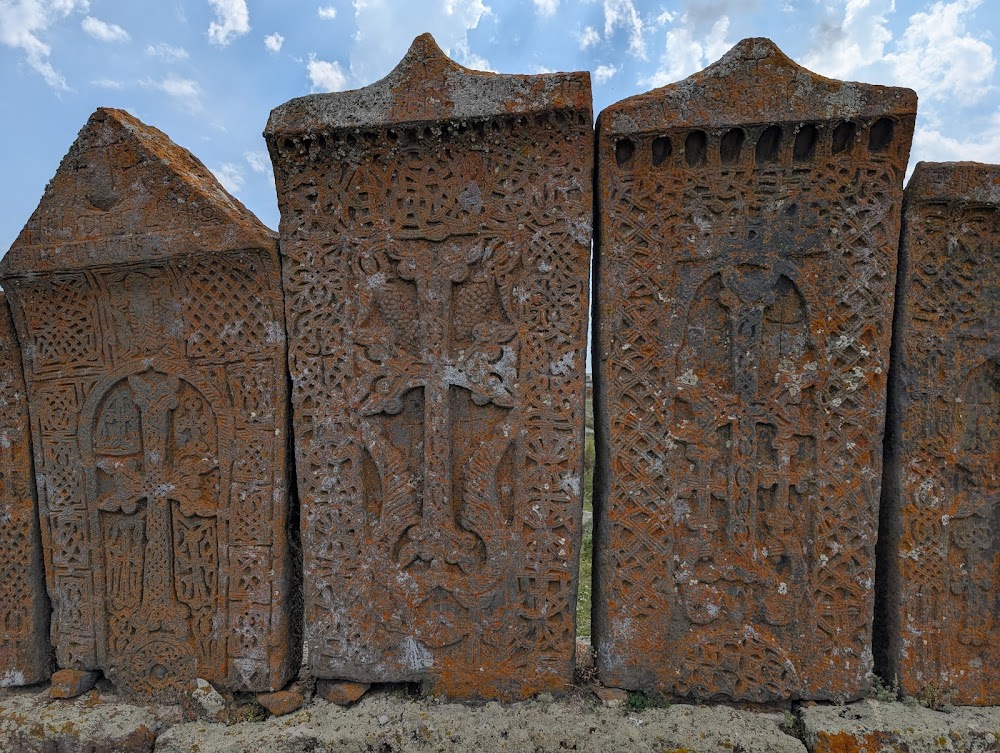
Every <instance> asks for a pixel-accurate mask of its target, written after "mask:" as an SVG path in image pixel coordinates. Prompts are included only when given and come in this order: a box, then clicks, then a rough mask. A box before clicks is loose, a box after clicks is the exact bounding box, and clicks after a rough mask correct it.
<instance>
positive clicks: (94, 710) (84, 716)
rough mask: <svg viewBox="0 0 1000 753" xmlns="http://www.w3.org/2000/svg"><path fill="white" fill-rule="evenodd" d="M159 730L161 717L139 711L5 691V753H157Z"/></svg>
mask: <svg viewBox="0 0 1000 753" xmlns="http://www.w3.org/2000/svg"><path fill="white" fill-rule="evenodd" d="M156 729H157V719H156V717H155V716H154V715H153V714H152V713H150V712H149V711H148V710H146V709H142V708H139V707H137V706H129V705H127V704H124V703H114V702H112V703H104V702H102V701H100V700H95V699H94V698H91V697H89V696H88V697H87V698H80V699H77V700H76V701H49V702H45V699H44V696H39V695H38V694H37V693H35V694H32V693H25V692H23V691H22V692H20V693H12V692H10V691H5V692H0V750H2V751H4V753H77V752H78V751H86V753H152V751H153V744H154V742H155V740H156Z"/></svg>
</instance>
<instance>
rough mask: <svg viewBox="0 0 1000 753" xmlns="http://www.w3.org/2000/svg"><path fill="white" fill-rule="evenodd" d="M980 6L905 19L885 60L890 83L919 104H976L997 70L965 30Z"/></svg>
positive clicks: (961, 2)
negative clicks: (897, 84) (917, 98)
mask: <svg viewBox="0 0 1000 753" xmlns="http://www.w3.org/2000/svg"><path fill="white" fill-rule="evenodd" d="M981 4H982V0H956V2H936V3H934V4H933V5H932V6H931V7H930V8H929V9H928V10H927V12H925V13H914V14H913V15H912V16H910V23H909V26H907V28H906V31H905V32H904V33H903V37H902V39H900V40H899V42H898V43H897V44H896V47H895V51H894V52H893V53H891V54H888V55H886V56H885V60H886V62H887V63H889V65H890V66H891V68H892V71H893V75H894V76H895V78H896V80H897V81H899V82H900V83H903V84H905V85H906V86H910V87H913V88H914V89H916V90H917V94H919V95H920V97H921V98H922V99H937V100H948V101H956V100H957V101H958V102H959V103H962V104H972V103H974V102H976V101H978V100H979V99H981V98H982V97H983V96H984V95H985V94H986V93H987V92H988V91H989V89H990V79H991V78H992V77H993V72H994V71H995V70H996V65H997V63H996V58H995V57H994V55H993V48H992V47H990V45H989V44H987V43H986V42H985V41H983V40H982V39H979V38H977V37H975V36H973V35H972V34H969V33H967V31H966V23H967V21H968V20H971V19H968V18H967V16H968V15H969V14H971V13H972V12H973V11H975V9H976V8H978V7H979V6H980V5H981ZM994 159H996V155H994Z"/></svg>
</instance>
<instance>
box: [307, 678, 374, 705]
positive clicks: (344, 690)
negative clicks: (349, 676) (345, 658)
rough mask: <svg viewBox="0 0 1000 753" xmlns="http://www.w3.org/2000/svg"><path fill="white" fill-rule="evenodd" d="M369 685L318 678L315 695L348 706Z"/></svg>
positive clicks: (357, 698) (361, 694) (358, 697)
mask: <svg viewBox="0 0 1000 753" xmlns="http://www.w3.org/2000/svg"><path fill="white" fill-rule="evenodd" d="M370 687H371V685H369V684H368V683H366V682H334V681H330V680H319V681H318V682H317V683H316V695H318V696H319V697H320V698H322V699H323V700H324V701H328V702H330V703H335V704H337V705H338V706H350V705H351V704H352V703H355V702H356V701H358V700H359V699H360V698H361V696H363V695H364V694H365V693H367V692H368V688H370Z"/></svg>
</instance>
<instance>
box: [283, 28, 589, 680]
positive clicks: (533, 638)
mask: <svg viewBox="0 0 1000 753" xmlns="http://www.w3.org/2000/svg"><path fill="white" fill-rule="evenodd" d="M591 112H592V110H591V98H590V82H589V77H588V76H587V74H584V73H574V74H552V75H544V76H497V75H492V74H487V73H480V72H476V71H471V70H468V69H465V68H462V67H461V66H459V65H457V64H455V63H454V62H452V61H451V60H449V59H448V58H447V57H446V56H445V55H444V54H443V53H442V52H441V50H440V49H438V47H437V45H436V44H435V43H434V40H433V39H432V38H431V37H430V36H429V35H424V36H421V37H418V38H417V39H416V41H415V42H414V43H413V46H412V47H411V48H410V50H409V52H408V53H407V54H406V56H405V57H404V58H403V60H402V62H401V63H400V64H399V65H398V66H397V67H396V69H395V70H394V71H393V72H392V73H390V74H389V75H388V76H387V77H386V78H385V79H382V80H381V81H379V82H377V83H375V84H372V85H371V86H369V87H367V88H365V89H361V90H359V91H355V92H344V93H340V94H329V95H315V96H310V97H304V98H302V99H296V100H293V101H291V102H288V103H287V104H285V105H282V106H281V107H279V108H277V109H276V110H274V111H273V112H272V113H271V119H270V121H269V123H268V126H267V130H266V132H265V137H266V138H267V141H268V147H269V149H270V152H271V157H272V160H273V162H274V166H275V178H276V182H277V187H278V201H279V205H280V208H281V252H282V256H283V258H284V263H283V269H284V290H285V295H286V303H287V314H286V316H287V326H288V332H289V349H290V364H291V373H292V402H293V408H294V421H295V424H294V430H295V439H296V460H297V473H298V489H299V493H300V495H301V497H302V530H303V549H304V569H305V577H304V582H305V603H306V625H307V627H306V630H307V645H308V650H309V664H310V671H311V672H312V674H314V675H316V676H317V677H321V678H329V679H347V680H354V681H358V682H385V681H409V682H422V683H424V684H425V686H427V687H428V688H429V689H431V690H432V691H433V692H436V693H440V694H445V695H448V696H451V697H455V698H518V697H521V696H525V695H529V694H532V693H537V692H540V691H544V690H557V689H563V688H564V687H565V685H566V683H568V682H570V681H571V679H572V673H573V651H574V640H573V632H574V622H575V615H574V604H575V599H576V590H577V561H578V556H579V536H580V517H581V477H582V462H583V455H582V441H583V425H584V424H583V421H584V399H583V381H584V368H585V350H586V326H587V312H586V306H587V288H588V272H589V270H588V256H589V246H590V239H591V225H590V206H591V174H592V168H591V165H592V136H593V127H592V125H591V123H592V115H591Z"/></svg>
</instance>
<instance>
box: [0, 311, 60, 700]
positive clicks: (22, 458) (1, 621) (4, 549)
mask: <svg viewBox="0 0 1000 753" xmlns="http://www.w3.org/2000/svg"><path fill="white" fill-rule="evenodd" d="M0 480H2V483H0V687H9V686H14V685H33V684H34V683H36V682H42V681H43V680H46V679H48V677H49V672H50V671H51V667H50V663H51V662H50V658H49V657H50V654H51V652H52V648H51V646H50V645H49V600H48V596H47V595H46V593H45V567H44V565H43V564H42V542H41V538H40V536H39V530H38V500H37V496H36V494H35V477H34V476H33V475H32V472H31V427H30V424H29V421H28V393H27V391H26V390H25V388H24V373H23V372H22V370H21V351H20V349H19V348H18V344H17V338H16V337H15V336H14V325H13V323H12V322H11V319H10V310H9V309H8V307H7V298H6V296H5V295H4V293H2V292H0Z"/></svg>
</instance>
